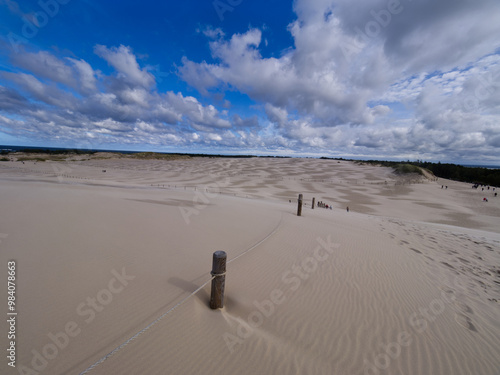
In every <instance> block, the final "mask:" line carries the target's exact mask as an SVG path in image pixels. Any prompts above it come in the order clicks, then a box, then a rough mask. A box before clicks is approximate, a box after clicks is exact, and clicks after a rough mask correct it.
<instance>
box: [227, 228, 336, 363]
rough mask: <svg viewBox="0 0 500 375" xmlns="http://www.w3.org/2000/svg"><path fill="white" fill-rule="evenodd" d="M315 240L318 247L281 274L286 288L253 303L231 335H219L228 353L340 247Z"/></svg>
mask: <svg viewBox="0 0 500 375" xmlns="http://www.w3.org/2000/svg"><path fill="white" fill-rule="evenodd" d="M316 241H317V242H318V246H316V248H315V249H314V251H313V252H312V255H311V256H308V257H306V258H304V259H303V260H302V262H300V264H298V265H297V264H294V265H293V266H292V267H291V269H289V270H286V271H285V272H283V274H282V275H281V281H282V282H283V284H285V285H286V287H285V288H276V289H273V290H272V291H271V292H270V293H269V298H267V299H264V300H262V301H253V305H254V306H255V310H253V311H252V312H251V313H250V314H248V317H247V319H246V321H244V320H243V319H241V318H238V319H236V321H237V322H238V326H237V327H236V331H235V332H233V333H229V332H225V333H224V334H223V335H222V338H223V339H224V342H225V343H226V346H227V348H228V350H229V352H230V353H231V354H232V353H234V351H235V347H236V346H237V345H241V344H243V342H244V340H246V339H247V338H249V337H250V336H252V335H253V333H254V331H255V329H257V328H259V327H260V326H262V325H263V324H264V322H265V320H266V319H268V318H270V317H271V316H272V315H273V314H275V312H276V310H277V306H279V305H281V304H282V303H283V302H285V300H286V298H287V296H286V294H287V292H295V291H297V290H298V289H299V288H300V285H301V284H302V282H303V281H304V280H307V279H309V277H311V275H312V274H313V273H314V272H316V270H317V269H318V268H319V266H320V264H321V263H323V262H325V261H326V260H327V259H328V258H329V257H330V256H331V255H332V254H333V252H334V250H335V249H338V248H339V247H340V244H338V243H334V242H332V240H331V236H330V235H328V237H327V239H326V241H325V240H323V239H322V238H319V237H318V238H317V239H316ZM234 333H236V334H234Z"/></svg>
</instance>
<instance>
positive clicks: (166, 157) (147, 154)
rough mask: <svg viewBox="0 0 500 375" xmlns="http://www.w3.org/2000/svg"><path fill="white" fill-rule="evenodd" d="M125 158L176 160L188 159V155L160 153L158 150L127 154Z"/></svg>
mask: <svg viewBox="0 0 500 375" xmlns="http://www.w3.org/2000/svg"><path fill="white" fill-rule="evenodd" d="M126 156H127V158H131V159H144V160H177V159H190V156H188V155H179V154H161V153H158V152H138V153H134V154H127V155H126Z"/></svg>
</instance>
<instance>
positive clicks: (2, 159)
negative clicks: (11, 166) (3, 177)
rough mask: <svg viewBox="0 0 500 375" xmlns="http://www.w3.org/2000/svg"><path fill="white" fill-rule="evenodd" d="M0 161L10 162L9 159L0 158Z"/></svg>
mask: <svg viewBox="0 0 500 375" xmlns="http://www.w3.org/2000/svg"><path fill="white" fill-rule="evenodd" d="M0 161H10V159H9V158H1V159H0Z"/></svg>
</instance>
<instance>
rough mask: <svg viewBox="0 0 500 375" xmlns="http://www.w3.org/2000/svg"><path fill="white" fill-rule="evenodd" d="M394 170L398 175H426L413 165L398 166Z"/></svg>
mask: <svg viewBox="0 0 500 375" xmlns="http://www.w3.org/2000/svg"><path fill="white" fill-rule="evenodd" d="M393 168H394V172H395V173H396V174H408V173H416V174H419V175H421V176H423V175H424V172H422V169H421V168H420V167H417V166H416V165H412V164H396V165H395V166H394V167H393Z"/></svg>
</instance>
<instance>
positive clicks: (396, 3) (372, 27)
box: [340, 0, 412, 60]
mask: <svg viewBox="0 0 500 375" xmlns="http://www.w3.org/2000/svg"><path fill="white" fill-rule="evenodd" d="M407 1H409V2H411V1H412V0H407ZM403 10H404V6H403V4H401V1H400V0H388V1H387V3H386V6H385V9H380V10H375V9H372V10H371V11H370V15H371V19H370V20H369V21H368V22H367V23H366V24H365V26H364V28H363V29H360V28H359V27H357V26H356V27H355V29H354V30H355V31H356V40H355V41H354V43H346V42H343V43H342V44H341V45H340V48H341V50H342V53H343V55H344V58H345V59H346V60H349V59H350V57H351V56H352V55H353V54H357V53H359V52H361V50H362V49H363V43H365V44H367V43H370V41H371V40H373V39H375V38H377V37H378V36H379V35H380V33H381V32H382V30H383V29H385V28H386V27H387V26H389V24H390V23H391V21H392V19H393V17H394V16H396V15H398V14H401V13H402V12H403Z"/></svg>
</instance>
